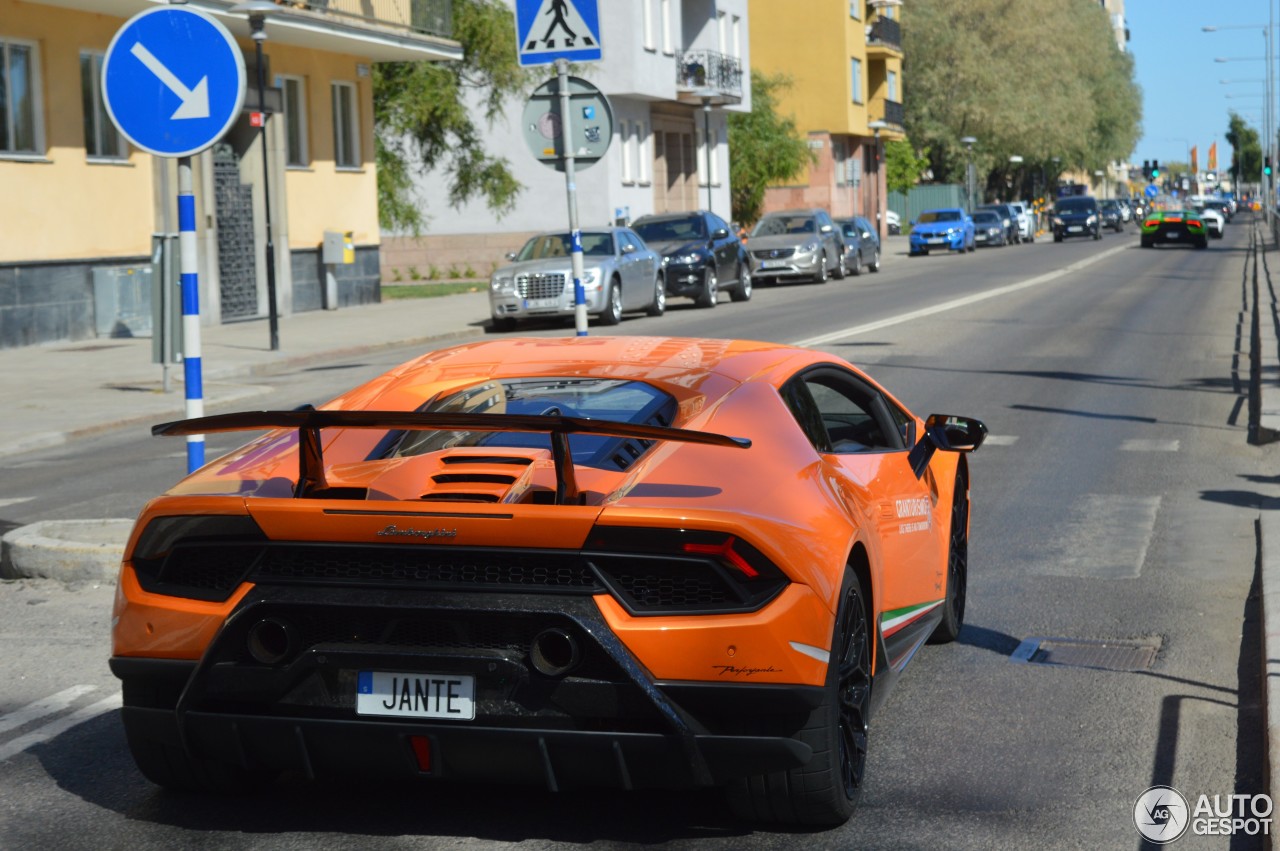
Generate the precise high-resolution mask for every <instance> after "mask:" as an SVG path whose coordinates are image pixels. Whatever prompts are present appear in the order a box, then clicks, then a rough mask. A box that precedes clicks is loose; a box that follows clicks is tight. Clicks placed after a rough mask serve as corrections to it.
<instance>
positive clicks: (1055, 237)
mask: <svg viewBox="0 0 1280 851" xmlns="http://www.w3.org/2000/svg"><path fill="white" fill-rule="evenodd" d="M1053 241H1054V242H1062V234H1060V233H1055V234H1054V235H1053Z"/></svg>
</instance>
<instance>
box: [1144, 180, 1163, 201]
mask: <svg viewBox="0 0 1280 851" xmlns="http://www.w3.org/2000/svg"><path fill="white" fill-rule="evenodd" d="M1142 194H1144V195H1146V196H1147V197H1148V198H1154V197H1156V196H1157V195H1159V194H1160V190H1159V189H1157V188H1156V185H1155V184H1154V183H1148V184H1147V188H1146V189H1144V190H1142Z"/></svg>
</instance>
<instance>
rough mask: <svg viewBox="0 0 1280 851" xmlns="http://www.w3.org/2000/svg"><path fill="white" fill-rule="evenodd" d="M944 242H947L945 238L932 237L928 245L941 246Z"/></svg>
mask: <svg viewBox="0 0 1280 851" xmlns="http://www.w3.org/2000/svg"><path fill="white" fill-rule="evenodd" d="M946 241H947V240H946V238H945V237H941V236H938V237H934V238H933V239H931V240H929V244H930V245H942V244H943V243H944V242H946Z"/></svg>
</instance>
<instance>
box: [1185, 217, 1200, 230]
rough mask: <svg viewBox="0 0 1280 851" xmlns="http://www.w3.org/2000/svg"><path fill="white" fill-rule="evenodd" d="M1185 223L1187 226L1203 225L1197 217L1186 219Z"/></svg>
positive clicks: (1196, 226) (1198, 226)
mask: <svg viewBox="0 0 1280 851" xmlns="http://www.w3.org/2000/svg"><path fill="white" fill-rule="evenodd" d="M1187 225H1188V226H1190V227H1193V228H1202V227H1204V225H1202V224H1201V223H1200V220H1199V219H1187Z"/></svg>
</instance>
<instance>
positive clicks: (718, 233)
mask: <svg viewBox="0 0 1280 851" xmlns="http://www.w3.org/2000/svg"><path fill="white" fill-rule="evenodd" d="M728 235H729V232H728V231H727V230H725V229H724V228H716V229H715V231H714V232H713V233H712V234H711V238H712V239H724V238H725V237H726V236H728Z"/></svg>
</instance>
